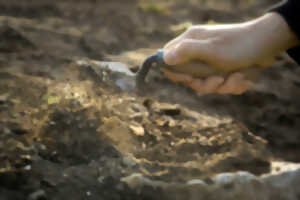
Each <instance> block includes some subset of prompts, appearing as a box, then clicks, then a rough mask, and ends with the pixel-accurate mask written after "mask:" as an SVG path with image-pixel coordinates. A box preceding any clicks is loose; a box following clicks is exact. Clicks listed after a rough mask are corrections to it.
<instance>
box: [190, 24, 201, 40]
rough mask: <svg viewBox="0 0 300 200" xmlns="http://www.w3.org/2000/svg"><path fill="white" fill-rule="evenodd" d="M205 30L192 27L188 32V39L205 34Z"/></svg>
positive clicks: (199, 27)
mask: <svg viewBox="0 0 300 200" xmlns="http://www.w3.org/2000/svg"><path fill="white" fill-rule="evenodd" d="M203 30H204V29H203V28H202V27H201V26H190V27H189V28H188V29H187V30H186V35H187V37H190V38H195V37H196V36H197V35H199V34H201V32H203Z"/></svg>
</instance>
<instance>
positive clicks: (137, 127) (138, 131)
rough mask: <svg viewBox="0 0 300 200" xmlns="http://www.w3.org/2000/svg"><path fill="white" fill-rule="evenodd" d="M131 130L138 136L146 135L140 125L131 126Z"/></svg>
mask: <svg viewBox="0 0 300 200" xmlns="http://www.w3.org/2000/svg"><path fill="white" fill-rule="evenodd" d="M129 128H130V130H131V131H132V132H133V133H134V134H135V135H136V136H144V135H145V130H144V128H143V127H142V126H141V125H139V124H134V125H130V126H129Z"/></svg>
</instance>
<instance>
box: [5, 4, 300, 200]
mask: <svg viewBox="0 0 300 200" xmlns="http://www.w3.org/2000/svg"><path fill="white" fill-rule="evenodd" d="M276 2H277V1H271V0H264V1H262V0H260V1H254V0H253V1H235V0H231V1H226V2H223V3H220V2H218V1H211V0H210V1H205V0H195V1H192V0H191V1H182V0H172V1H145V0H114V1H104V0H98V1H96V0H84V1H83V0H82V1H78V0H77V1H72V0H65V1H59V2H55V3H54V2H53V1H50V0H44V1H38V0H32V1H27V2H20V1H15V0H11V1H9V2H8V1H0V6H1V8H2V15H3V16H1V17H0V37H1V42H0V159H1V162H0V197H1V200H2V199H3V200H14V199H17V200H18V199H20V200H23V199H28V200H37V199H39V200H41V199H74V200H76V199H130V200H134V199H159V198H160V196H159V195H158V194H159V191H153V189H151V188H149V189H148V190H145V191H144V193H139V192H137V191H135V190H134V189H132V188H130V187H128V185H127V184H126V183H124V182H122V181H121V179H122V177H126V176H129V175H131V174H134V173H140V174H142V175H144V176H145V177H148V178H151V179H153V180H160V181H164V182H186V181H189V180H191V179H196V178H201V179H207V178H209V177H212V176H215V175H217V174H219V173H224V172H237V171H248V172H251V173H253V174H255V175H257V176H260V175H265V174H270V173H273V172H272V167H271V166H272V163H273V162H275V161H289V162H294V163H297V162H300V157H299V153H300V133H299V129H300V127H299V126H300V112H299V110H300V104H299V101H298V98H297V97H298V96H299V95H300V88H299V86H300V82H299V80H300V79H299V77H300V68H298V67H297V65H296V64H295V63H293V62H292V61H291V60H290V59H288V58H286V56H281V57H279V58H278V61H277V63H276V64H275V65H274V66H273V67H272V68H271V69H269V70H266V71H265V72H264V73H263V74H262V76H261V77H263V78H261V79H260V80H259V81H258V83H257V84H256V86H255V88H253V90H251V91H249V92H247V93H245V94H243V95H241V96H219V95H204V96H203V95H197V94H195V93H194V92H192V91H191V90H190V89H188V88H185V87H184V86H181V85H176V84H173V83H170V82H169V81H167V80H166V79H165V78H164V77H163V76H161V75H160V74H155V73H154V74H153V75H152V76H151V77H152V79H151V80H150V83H149V86H148V87H147V88H145V92H143V93H135V92H130V93H128V92H122V91H120V89H118V88H117V87H116V86H115V85H114V84H113V83H112V81H111V80H110V79H109V76H107V75H106V74H105V73H103V74H102V75H101V74H100V75H99V74H97V73H95V71H93V69H92V68H91V67H90V66H82V65H80V64H78V61H82V60H105V61H109V60H114V61H121V62H125V63H126V64H128V66H129V67H130V68H131V69H132V70H133V71H136V69H137V67H139V66H140V63H141V61H142V60H143V59H144V58H145V57H146V56H149V55H150V53H149V52H154V51H155V50H156V49H158V48H161V47H162V46H163V45H164V43H166V42H167V41H168V40H170V39H172V38H173V37H175V36H176V35H178V34H179V33H180V32H182V31H183V30H184V29H185V27H186V26H187V24H189V23H193V24H200V23H214V22H218V23H226V22H239V21H244V20H248V19H252V18H255V17H257V16H259V15H261V14H263V12H264V11H265V9H267V8H268V7H269V6H270V5H273V4H274V3H276ZM278 170H280V169H278Z"/></svg>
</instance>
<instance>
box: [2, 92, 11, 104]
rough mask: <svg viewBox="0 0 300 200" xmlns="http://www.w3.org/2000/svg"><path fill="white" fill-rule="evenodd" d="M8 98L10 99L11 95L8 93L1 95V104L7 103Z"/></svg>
mask: <svg viewBox="0 0 300 200" xmlns="http://www.w3.org/2000/svg"><path fill="white" fill-rule="evenodd" d="M8 97H9V94H8V93H6V94H1V95H0V102H5V101H7V99H8Z"/></svg>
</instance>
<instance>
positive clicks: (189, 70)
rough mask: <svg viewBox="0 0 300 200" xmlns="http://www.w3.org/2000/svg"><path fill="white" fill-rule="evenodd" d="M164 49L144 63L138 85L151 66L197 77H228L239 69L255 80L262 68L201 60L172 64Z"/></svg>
mask: <svg viewBox="0 0 300 200" xmlns="http://www.w3.org/2000/svg"><path fill="white" fill-rule="evenodd" d="M163 56H164V51H163V50H159V51H157V53H156V54H154V55H152V56H150V57H148V58H147V59H146V60H145V62H144V63H143V65H142V67H141V69H140V70H139V71H138V73H137V77H136V81H137V86H142V85H143V84H144V83H145V78H146V76H147V74H148V72H149V70H150V68H151V67H158V68H165V69H167V70H169V71H173V72H177V73H182V74H187V75H190V76H192V77H195V78H207V77H209V76H223V77H226V76H228V74H230V73H232V72H235V71H239V72H241V73H243V74H244V75H245V78H246V79H248V80H255V79H256V76H257V74H258V72H259V71H261V70H262V69H261V68H259V67H251V68H245V69H238V70H235V69H227V70H225V69H224V70H223V69H217V68H214V67H211V66H209V65H208V64H206V63H204V62H202V61H200V60H193V61H191V62H188V63H185V64H182V65H175V66H170V65H167V64H166V63H165V62H164V59H163Z"/></svg>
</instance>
